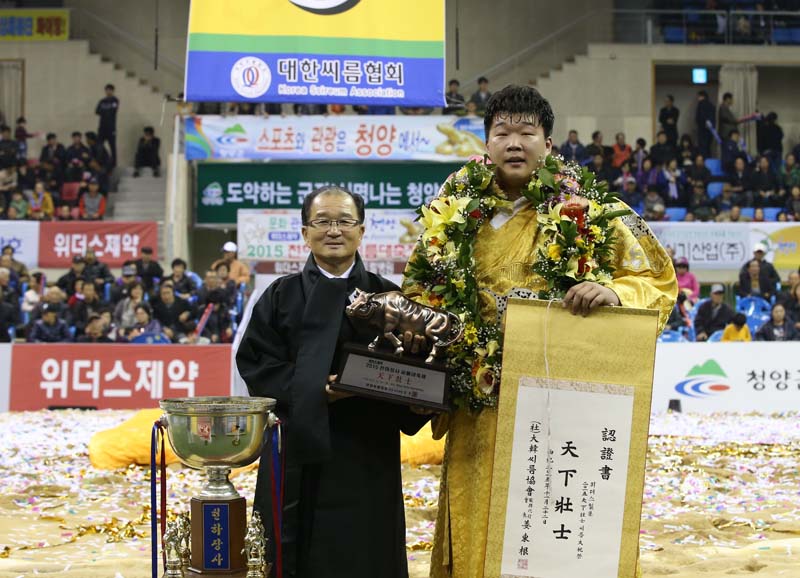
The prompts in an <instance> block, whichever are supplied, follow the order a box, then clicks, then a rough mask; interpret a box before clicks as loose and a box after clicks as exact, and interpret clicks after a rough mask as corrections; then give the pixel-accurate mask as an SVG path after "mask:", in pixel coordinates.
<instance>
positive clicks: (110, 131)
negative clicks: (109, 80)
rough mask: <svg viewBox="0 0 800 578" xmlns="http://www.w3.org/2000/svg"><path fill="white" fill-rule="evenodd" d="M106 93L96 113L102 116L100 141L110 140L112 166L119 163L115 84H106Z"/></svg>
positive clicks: (98, 131) (99, 126) (99, 130)
mask: <svg viewBox="0 0 800 578" xmlns="http://www.w3.org/2000/svg"><path fill="white" fill-rule="evenodd" d="M105 91H106V95H105V97H104V98H102V99H100V102H98V103H97V107H96V108H95V110H94V113H95V114H96V115H97V116H99V117H100V122H99V124H98V127H97V138H98V143H99V144H100V145H101V146H102V145H103V144H104V143H106V142H108V146H109V148H110V149H111V166H112V167H114V166H116V164H117V112H118V111H119V99H118V98H117V97H116V96H114V85H113V84H106V86H105Z"/></svg>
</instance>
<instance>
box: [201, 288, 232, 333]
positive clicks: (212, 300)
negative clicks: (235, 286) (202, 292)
mask: <svg viewBox="0 0 800 578" xmlns="http://www.w3.org/2000/svg"><path fill="white" fill-rule="evenodd" d="M206 301H207V303H206V305H202V306H201V305H200V302H199V301H198V310H197V317H198V319H200V318H202V316H203V312H204V311H205V309H206V306H208V305H210V306H211V309H210V314H209V316H208V319H207V321H206V324H205V327H204V328H203V331H202V332H201V333H200V337H204V338H206V339H208V340H209V341H211V343H230V341H231V339H232V337H233V331H232V329H231V317H230V315H229V314H228V309H227V307H225V294H224V292H223V291H222V288H220V287H217V288H216V289H213V290H212V291H210V292H208V294H207V296H206Z"/></svg>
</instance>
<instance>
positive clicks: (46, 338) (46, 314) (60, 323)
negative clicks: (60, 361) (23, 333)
mask: <svg viewBox="0 0 800 578" xmlns="http://www.w3.org/2000/svg"><path fill="white" fill-rule="evenodd" d="M41 311H42V318H41V319H39V320H37V321H36V322H35V323H34V324H33V327H32V328H31V331H30V333H29V335H28V341H29V342H31V343H66V342H68V341H72V336H71V335H70V332H69V328H68V327H67V324H66V323H65V322H64V320H63V319H60V318H59V315H60V314H61V312H62V308H61V305H60V304H58V303H45V304H44V305H43V306H42V310H41Z"/></svg>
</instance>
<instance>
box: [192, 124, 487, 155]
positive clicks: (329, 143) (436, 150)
mask: <svg viewBox="0 0 800 578" xmlns="http://www.w3.org/2000/svg"><path fill="white" fill-rule="evenodd" d="M184 129H185V134H186V158H187V160H190V161H192V160H212V159H220V160H224V159H250V160H260V159H269V160H278V161H281V160H289V161H291V160H298V161H308V160H326V161H363V160H372V161H408V160H414V161H437V162H455V161H458V160H466V159H468V158H469V157H470V156H472V155H480V156H482V155H483V154H484V153H485V152H486V146H485V144H484V126H483V119H482V118H478V117H474V118H468V117H458V116H437V115H421V116H416V115H410V116H403V115H397V116H395V115H387V116H372V115H364V116H352V115H347V116H322V115H312V116H287V117H283V116H277V115H272V116H269V117H264V116H256V115H240V116H213V115H203V116H194V117H187V118H186V119H185V120H184Z"/></svg>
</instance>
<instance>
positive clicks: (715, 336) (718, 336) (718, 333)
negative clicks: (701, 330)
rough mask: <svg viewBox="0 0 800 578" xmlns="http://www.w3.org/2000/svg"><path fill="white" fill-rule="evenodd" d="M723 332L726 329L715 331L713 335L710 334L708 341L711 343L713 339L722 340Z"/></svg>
mask: <svg viewBox="0 0 800 578" xmlns="http://www.w3.org/2000/svg"><path fill="white" fill-rule="evenodd" d="M723 333H724V331H723V330H722V329H720V330H719V331H715V332H714V333H712V334H711V335H709V336H708V340H707V341H708V342H709V343H711V342H712V341H713V342H717V341H722V334H723Z"/></svg>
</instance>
